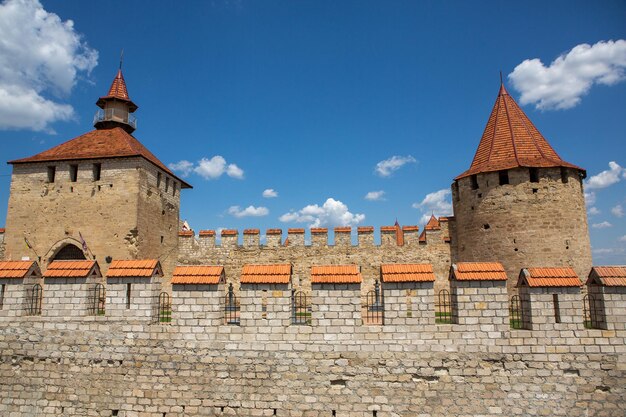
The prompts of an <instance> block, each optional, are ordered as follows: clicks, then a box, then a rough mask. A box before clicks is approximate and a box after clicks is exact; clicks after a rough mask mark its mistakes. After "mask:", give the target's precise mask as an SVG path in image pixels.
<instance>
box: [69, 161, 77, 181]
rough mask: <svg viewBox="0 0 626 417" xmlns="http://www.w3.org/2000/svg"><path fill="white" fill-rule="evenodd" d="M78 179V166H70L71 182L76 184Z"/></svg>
mask: <svg viewBox="0 0 626 417" xmlns="http://www.w3.org/2000/svg"><path fill="white" fill-rule="evenodd" d="M77 179H78V165H70V181H72V182H76V180H77Z"/></svg>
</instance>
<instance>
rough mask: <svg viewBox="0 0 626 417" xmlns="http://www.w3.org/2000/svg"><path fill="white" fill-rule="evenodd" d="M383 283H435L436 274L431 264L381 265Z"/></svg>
mask: <svg viewBox="0 0 626 417" xmlns="http://www.w3.org/2000/svg"><path fill="white" fill-rule="evenodd" d="M380 272H381V275H382V280H383V282H433V281H435V274H434V272H433V266H432V265H431V264H388V265H381V266H380Z"/></svg>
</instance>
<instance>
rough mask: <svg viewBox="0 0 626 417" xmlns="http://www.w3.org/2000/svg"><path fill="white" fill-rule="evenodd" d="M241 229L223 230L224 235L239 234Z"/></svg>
mask: <svg viewBox="0 0 626 417" xmlns="http://www.w3.org/2000/svg"><path fill="white" fill-rule="evenodd" d="M238 234H239V231H238V230H237V229H224V230H222V236H237V235H238Z"/></svg>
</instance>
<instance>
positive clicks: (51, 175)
mask: <svg viewBox="0 0 626 417" xmlns="http://www.w3.org/2000/svg"><path fill="white" fill-rule="evenodd" d="M56 171H57V167H54V166H52V167H48V182H54V175H55V174H56Z"/></svg>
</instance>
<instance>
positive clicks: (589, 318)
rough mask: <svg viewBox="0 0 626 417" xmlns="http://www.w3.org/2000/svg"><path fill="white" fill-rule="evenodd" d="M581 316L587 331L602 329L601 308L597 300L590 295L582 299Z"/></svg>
mask: <svg viewBox="0 0 626 417" xmlns="http://www.w3.org/2000/svg"><path fill="white" fill-rule="evenodd" d="M583 314H584V316H585V327H586V328H587V329H601V328H602V321H603V320H602V318H603V317H602V308H601V305H600V302H599V300H598V299H597V298H596V297H595V296H593V295H592V294H587V295H585V297H584V298H583Z"/></svg>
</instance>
